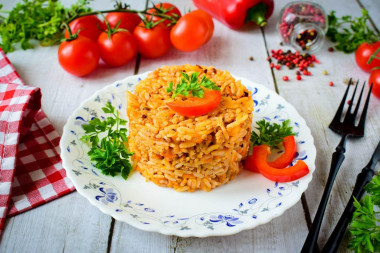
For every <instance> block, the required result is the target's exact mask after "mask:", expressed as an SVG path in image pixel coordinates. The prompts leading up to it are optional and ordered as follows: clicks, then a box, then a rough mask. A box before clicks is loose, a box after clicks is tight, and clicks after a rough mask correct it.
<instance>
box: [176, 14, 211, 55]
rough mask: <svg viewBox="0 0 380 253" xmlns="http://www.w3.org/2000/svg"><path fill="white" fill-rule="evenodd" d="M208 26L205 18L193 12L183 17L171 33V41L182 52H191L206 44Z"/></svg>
mask: <svg viewBox="0 0 380 253" xmlns="http://www.w3.org/2000/svg"><path fill="white" fill-rule="evenodd" d="M208 36H209V30H208V25H207V23H206V21H205V20H203V18H201V17H200V16H198V15H192V12H189V13H188V14H186V15H184V16H183V17H181V18H180V19H179V20H178V22H177V24H175V26H173V28H172V29H171V31H170V41H171V42H172V44H173V46H174V47H175V48H177V49H178V50H180V51H184V52H191V51H194V50H197V49H198V48H200V47H201V46H202V45H203V44H204V43H206V41H207V39H208Z"/></svg>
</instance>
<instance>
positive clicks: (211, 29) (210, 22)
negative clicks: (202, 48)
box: [191, 10, 214, 43]
mask: <svg viewBox="0 0 380 253" xmlns="http://www.w3.org/2000/svg"><path fill="white" fill-rule="evenodd" d="M191 14H192V15H196V16H199V17H200V18H202V19H203V20H204V21H205V22H206V23H207V28H208V35H207V39H206V42H205V43H207V41H209V40H210V39H211V37H212V35H213V33H214V21H213V20H212V17H211V15H210V14H208V13H207V12H205V11H204V10H195V11H192V12H191Z"/></svg>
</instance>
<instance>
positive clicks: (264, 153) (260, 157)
mask: <svg viewBox="0 0 380 253" xmlns="http://www.w3.org/2000/svg"><path fill="white" fill-rule="evenodd" d="M269 154H270V147H269V146H268V145H266V144H263V145H259V146H254V147H253V151H252V162H253V164H254V166H255V167H256V168H257V169H258V170H259V172H260V173H261V174H262V175H263V176H264V177H266V178H268V179H269V180H272V181H276V182H289V181H293V180H297V179H299V178H301V177H303V176H305V175H307V174H308V173H309V168H308V166H307V164H306V163H305V162H304V161H302V160H298V161H297V163H296V164H295V165H293V166H290V167H287V168H282V169H277V168H274V167H271V166H270V165H269V164H268V162H267V160H268V155H269Z"/></svg>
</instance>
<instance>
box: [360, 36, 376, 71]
mask: <svg viewBox="0 0 380 253" xmlns="http://www.w3.org/2000/svg"><path fill="white" fill-rule="evenodd" d="M378 48H380V41H377V42H375V43H372V44H368V43H366V42H364V43H362V44H361V45H360V46H359V47H358V49H356V52H355V60H356V64H358V66H359V67H360V68H361V69H362V70H364V71H366V72H370V71H371V69H373V68H374V67H380V60H379V59H373V60H372V61H371V63H370V64H368V60H369V58H370V56H371V55H372V54H374V53H375V51H376V50H377V49H378ZM377 56H378V57H380V52H379V53H378V54H377Z"/></svg>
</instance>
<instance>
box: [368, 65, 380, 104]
mask: <svg viewBox="0 0 380 253" xmlns="http://www.w3.org/2000/svg"><path fill="white" fill-rule="evenodd" d="M371 83H372V84H373V86H372V93H373V94H374V95H375V96H376V97H377V98H378V99H380V69H374V70H372V71H371V74H370V75H369V80H368V84H369V85H371Z"/></svg>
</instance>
